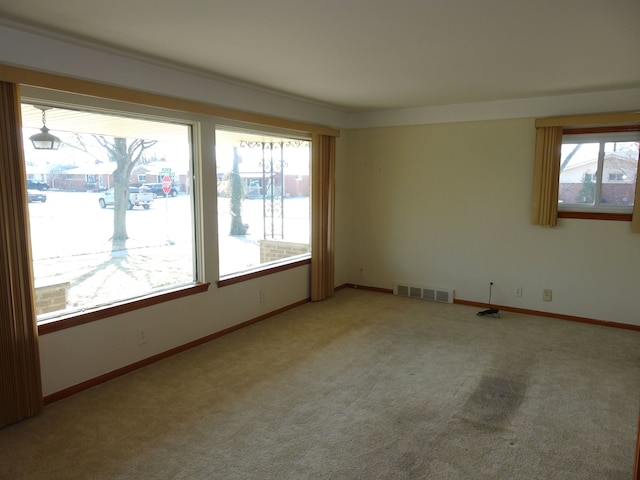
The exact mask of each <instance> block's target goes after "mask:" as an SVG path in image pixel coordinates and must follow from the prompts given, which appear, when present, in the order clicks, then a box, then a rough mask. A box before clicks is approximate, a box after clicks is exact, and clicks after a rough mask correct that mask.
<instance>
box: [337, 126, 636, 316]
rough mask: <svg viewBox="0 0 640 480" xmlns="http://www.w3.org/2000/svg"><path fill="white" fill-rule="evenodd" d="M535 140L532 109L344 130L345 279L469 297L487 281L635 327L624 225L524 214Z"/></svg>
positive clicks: (505, 291)
mask: <svg viewBox="0 0 640 480" xmlns="http://www.w3.org/2000/svg"><path fill="white" fill-rule="evenodd" d="M534 138H535V129H534V120H533V119H520V120H498V121H481V122H468V123H447V124H434V125H422V126H411V127H389V128H371V129H358V130H352V131H350V132H349V135H348V142H349V146H348V156H349V162H350V170H349V197H348V198H349V204H350V205H351V207H352V211H353V212H354V215H353V220H352V223H353V235H352V242H353V243H352V245H350V249H351V254H350V255H349V256H348V258H350V259H351V262H350V265H349V267H348V268H349V272H350V273H349V281H350V282H354V283H359V284H364V285H370V286H375V287H382V288H392V286H393V282H394V281H407V282H416V283H420V284H426V285H432V286H436V287H442V288H452V289H454V290H455V292H456V293H455V295H456V298H460V299H464V300H471V301H477V302H486V301H487V300H488V294H489V282H491V281H493V282H495V285H494V288H493V296H492V302H493V303H495V304H500V305H505V306H512V307H519V308H526V309H533V310H538V311H544V312H553V313H560V314H565V315H575V316H581V317H587V318H592V319H598V320H605V321H615V322H623V323H629V324H635V325H640V299H639V298H638V295H637V292H639V291H640V274H639V273H638V272H640V235H637V234H636V235H634V234H631V233H630V225H629V223H627V222H612V221H594V220H569V219H566V220H565V219H561V220H560V223H559V225H558V227H556V228H553V229H547V228H542V227H538V226H532V225H530V224H529V208H530V199H531V175H532V162H533V150H534ZM360 269H362V273H361V270H360ZM516 287H522V288H523V295H522V297H516V296H515V295H514V291H515V288H516ZM545 288H550V289H552V290H553V301H552V302H543V301H542V290H543V289H545Z"/></svg>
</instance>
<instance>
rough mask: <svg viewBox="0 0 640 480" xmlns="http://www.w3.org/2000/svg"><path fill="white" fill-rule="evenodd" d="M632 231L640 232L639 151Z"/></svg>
mask: <svg viewBox="0 0 640 480" xmlns="http://www.w3.org/2000/svg"><path fill="white" fill-rule="evenodd" d="M631 231H632V232H633V233H640V152H639V153H638V171H637V172H636V195H635V200H634V201H633V213H632V216H631Z"/></svg>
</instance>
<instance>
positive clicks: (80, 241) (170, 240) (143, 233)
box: [22, 103, 196, 321]
mask: <svg viewBox="0 0 640 480" xmlns="http://www.w3.org/2000/svg"><path fill="white" fill-rule="evenodd" d="M39 107H40V106H39V105H37V106H34V105H33V104H28V103H23V105H22V118H23V138H24V150H25V162H26V173H27V178H28V180H27V187H28V190H27V191H28V197H29V198H28V199H29V223H30V232H31V251H32V259H33V275H34V286H35V298H36V310H37V314H38V321H42V320H49V319H52V318H55V317H56V316H60V315H66V314H70V313H73V312H77V311H84V310H88V309H91V308H95V307H99V306H104V305H109V304H112V303H116V302H122V301H126V300H128V299H133V298H137V297H141V296H144V295H147V294H150V293H156V292H160V291H163V290H167V289H170V288H174V287H177V286H182V285H186V284H190V283H193V282H194V281H195V280H196V269H195V264H196V262H195V254H194V252H195V248H194V241H195V240H194V239H195V235H194V221H193V218H194V215H193V208H194V202H193V195H192V193H193V192H192V190H193V187H192V185H193V182H192V180H191V179H192V154H191V127H190V126H189V125H187V124H184V123H179V122H177V121H176V122H173V121H171V122H169V121H158V120H151V119H142V118H137V117H132V116H125V115H124V114H111V113H109V114H107V113H104V112H101V113H97V112H92V111H90V110H89V109H88V107H85V106H82V108H81V109H80V108H78V109H77V110H74V109H73V108H69V107H67V108H59V107H52V108H50V109H48V110H46V111H45V113H46V126H47V128H49V129H50V132H49V133H51V134H54V135H56V136H57V137H59V138H60V140H61V145H60V147H59V149H57V150H36V149H35V148H34V146H33V145H32V142H31V141H30V137H31V136H32V135H33V134H36V133H39V132H40V129H41V127H42V121H43V119H42V111H41V109H40V108H39ZM158 179H160V189H159V190H158V189H157V188H156V185H157V182H158ZM165 192H166V193H165Z"/></svg>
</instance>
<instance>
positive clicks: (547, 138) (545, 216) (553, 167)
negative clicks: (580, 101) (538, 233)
mask: <svg viewBox="0 0 640 480" xmlns="http://www.w3.org/2000/svg"><path fill="white" fill-rule="evenodd" d="M561 149H562V127H538V128H537V129H536V150H535V160H534V169H533V199H532V203H531V223H532V224H533V225H542V226H544V227H553V226H555V225H556V224H557V223H558V187H559V182H560V152H561Z"/></svg>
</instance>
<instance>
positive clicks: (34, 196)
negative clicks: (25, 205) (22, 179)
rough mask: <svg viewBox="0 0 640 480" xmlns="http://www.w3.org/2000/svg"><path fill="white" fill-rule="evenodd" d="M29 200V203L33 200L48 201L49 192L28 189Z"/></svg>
mask: <svg viewBox="0 0 640 480" xmlns="http://www.w3.org/2000/svg"><path fill="white" fill-rule="evenodd" d="M27 200H28V201H29V203H31V202H42V203H44V202H46V201H47V194H46V193H42V192H41V191H40V190H30V189H28V190H27Z"/></svg>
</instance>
